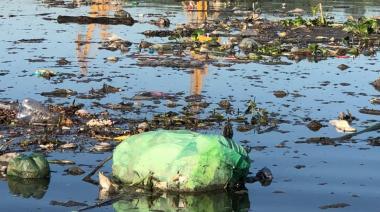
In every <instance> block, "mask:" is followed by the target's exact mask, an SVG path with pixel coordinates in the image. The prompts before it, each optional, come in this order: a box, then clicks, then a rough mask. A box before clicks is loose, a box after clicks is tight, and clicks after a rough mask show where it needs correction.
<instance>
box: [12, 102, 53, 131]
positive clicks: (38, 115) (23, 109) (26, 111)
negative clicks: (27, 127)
mask: <svg viewBox="0 0 380 212" xmlns="http://www.w3.org/2000/svg"><path fill="white" fill-rule="evenodd" d="M17 119H19V120H20V121H22V122H26V123H29V124H41V125H57V124H58V123H59V114H57V113H52V112H50V111H49V110H48V108H47V107H45V106H44V105H43V104H42V103H40V102H39V101H37V100H34V99H31V98H27V99H24V100H22V102H21V103H20V104H19V108H18V113H17Z"/></svg>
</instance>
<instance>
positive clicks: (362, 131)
mask: <svg viewBox="0 0 380 212" xmlns="http://www.w3.org/2000/svg"><path fill="white" fill-rule="evenodd" d="M376 130H380V123H379V124H375V125H373V126H371V127H368V128H366V129H364V130H361V131H359V132H355V133H351V134H347V135H344V136H341V137H337V138H332V139H331V140H332V141H344V140H348V139H351V138H352V137H354V136H357V135H360V134H363V133H366V132H372V131H376Z"/></svg>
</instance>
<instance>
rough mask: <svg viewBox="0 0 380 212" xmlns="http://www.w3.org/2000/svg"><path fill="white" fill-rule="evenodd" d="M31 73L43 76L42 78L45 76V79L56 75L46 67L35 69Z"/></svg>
mask: <svg viewBox="0 0 380 212" xmlns="http://www.w3.org/2000/svg"><path fill="white" fill-rule="evenodd" d="M33 75H35V76H37V77H43V78H47V79H50V78H51V77H54V76H56V75H57V74H56V73H55V72H54V71H52V70H48V69H39V70H36V71H35V72H34V73H33Z"/></svg>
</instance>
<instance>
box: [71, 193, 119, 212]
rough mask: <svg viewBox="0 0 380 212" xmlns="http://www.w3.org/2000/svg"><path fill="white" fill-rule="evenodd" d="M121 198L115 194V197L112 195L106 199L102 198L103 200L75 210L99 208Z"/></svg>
mask: <svg viewBox="0 0 380 212" xmlns="http://www.w3.org/2000/svg"><path fill="white" fill-rule="evenodd" d="M120 198H121V196H120V195H118V196H116V197H112V198H110V199H107V200H104V201H101V202H98V203H96V204H94V205H90V206H87V207H84V208H81V209H79V210H77V211H78V212H79V211H86V210H90V209H93V208H100V207H103V206H106V205H110V204H112V203H114V202H115V201H117V200H119V199H120Z"/></svg>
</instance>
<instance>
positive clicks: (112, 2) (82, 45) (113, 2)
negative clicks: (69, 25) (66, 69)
mask: <svg viewBox="0 0 380 212" xmlns="http://www.w3.org/2000/svg"><path fill="white" fill-rule="evenodd" d="M123 4H124V3H123V2H121V1H117V0H93V1H92V4H91V6H90V12H89V16H90V17H101V16H109V15H110V14H109V13H110V12H111V11H112V12H115V11H118V10H121V9H122V8H123ZM77 6H78V7H80V6H81V1H80V0H78V1H77ZM97 26H98V27H99V30H100V39H101V41H105V40H107V38H108V37H110V33H109V32H108V26H107V25H102V24H88V25H87V26H86V32H85V33H84V34H83V33H82V32H81V31H79V32H78V36H77V40H76V43H77V49H76V50H77V58H78V63H79V67H80V69H81V74H82V75H87V73H88V61H87V59H88V57H89V53H90V50H91V41H92V37H93V33H94V31H95V28H96V27H97Z"/></svg>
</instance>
